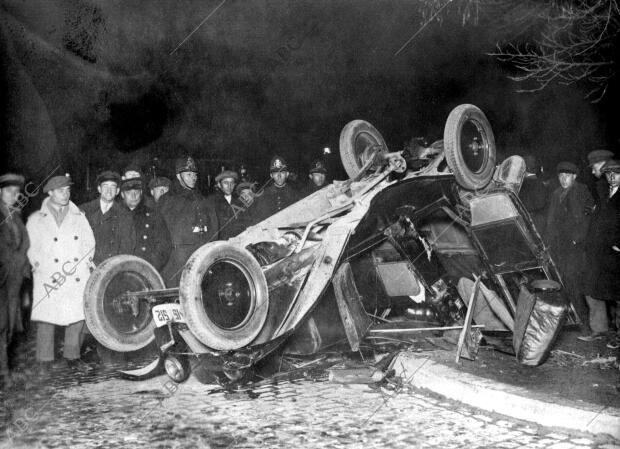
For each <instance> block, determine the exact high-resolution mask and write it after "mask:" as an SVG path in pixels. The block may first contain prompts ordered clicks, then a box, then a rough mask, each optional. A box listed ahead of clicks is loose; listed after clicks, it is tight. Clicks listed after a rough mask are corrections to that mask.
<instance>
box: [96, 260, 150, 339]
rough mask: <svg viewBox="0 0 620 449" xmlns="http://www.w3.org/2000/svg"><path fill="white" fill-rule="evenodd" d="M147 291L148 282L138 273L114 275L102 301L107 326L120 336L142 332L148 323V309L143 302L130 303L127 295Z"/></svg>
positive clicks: (148, 287)
mask: <svg viewBox="0 0 620 449" xmlns="http://www.w3.org/2000/svg"><path fill="white" fill-rule="evenodd" d="M149 289H150V285H149V283H148V281H147V280H146V278H144V277H143V276H142V275H140V274H139V273H135V272H120V273H118V274H116V275H115V276H114V277H113V278H112V279H111V280H110V282H109V284H108V287H107V289H106V291H105V294H104V300H103V314H104V317H105V320H106V321H107V323H108V325H109V326H110V327H111V328H112V329H114V330H115V331H116V332H118V333H120V334H129V335H131V334H137V333H139V332H140V331H142V330H144V328H145V327H146V326H147V325H148V323H149V321H150V317H151V312H150V309H149V307H148V305H147V304H146V303H145V302H144V301H137V300H136V301H132V300H131V299H130V295H127V293H130V292H137V291H144V290H149ZM132 302H133V304H134V306H133V307H132V304H131V303H132ZM136 311H137V314H135V312H136Z"/></svg>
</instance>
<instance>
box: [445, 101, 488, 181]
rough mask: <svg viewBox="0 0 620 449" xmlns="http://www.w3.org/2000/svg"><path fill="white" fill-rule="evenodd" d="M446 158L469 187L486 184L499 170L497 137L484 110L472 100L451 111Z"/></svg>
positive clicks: (458, 178) (446, 137)
mask: <svg viewBox="0 0 620 449" xmlns="http://www.w3.org/2000/svg"><path fill="white" fill-rule="evenodd" d="M443 141H444V149H445V154H446V161H447V162H448V166H449V167H450V169H451V170H452V173H453V174H454V177H455V178H456V181H457V182H458V184H459V185H460V186H461V187H463V188H465V189H468V190H478V189H482V188H483V187H485V186H486V185H487V184H488V183H489V182H490V181H491V178H492V177H493V171H494V170H495V158H496V149H495V137H494V136H493V130H492V129H491V125H490V123H489V121H488V120H487V118H486V116H485V115H484V113H483V112H482V111H481V110H480V109H478V108H477V107H476V106H474V105H472V104H462V105H460V106H457V107H456V108H454V109H453V110H452V112H450V115H449V116H448V120H447V121H446V126H445V128H444V133H443Z"/></svg>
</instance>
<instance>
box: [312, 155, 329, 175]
mask: <svg viewBox="0 0 620 449" xmlns="http://www.w3.org/2000/svg"><path fill="white" fill-rule="evenodd" d="M312 173H323V174H327V168H325V164H324V163H323V161H322V160H320V159H317V160H316V161H314V162H312V165H311V166H310V174H312Z"/></svg>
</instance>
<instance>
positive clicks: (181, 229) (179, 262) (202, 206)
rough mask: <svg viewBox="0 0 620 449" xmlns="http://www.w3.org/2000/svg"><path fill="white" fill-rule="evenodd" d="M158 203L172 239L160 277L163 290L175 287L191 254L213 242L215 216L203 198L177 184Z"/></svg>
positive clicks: (215, 227)
mask: <svg viewBox="0 0 620 449" xmlns="http://www.w3.org/2000/svg"><path fill="white" fill-rule="evenodd" d="M159 203H160V204H159V211H160V213H161V215H162V216H163V218H164V220H165V221H166V225H167V226H168V230H169V231H170V236H171V237H172V252H171V253H170V258H169V259H168V263H166V265H165V267H164V269H163V271H162V273H161V274H162V277H163V278H164V282H165V283H166V286H167V287H176V286H178V285H179V280H180V278H181V271H182V269H183V267H184V266H185V263H186V262H187V259H189V257H190V256H191V255H192V253H193V252H194V251H196V250H197V249H198V248H200V247H201V246H202V245H204V244H205V243H208V242H210V241H213V240H217V234H218V232H217V231H218V222H217V216H216V215H215V211H214V210H213V208H212V207H209V204H208V202H207V200H206V198H205V197H204V196H202V195H201V194H200V193H198V192H197V191H195V190H190V189H186V188H183V187H182V186H181V185H180V184H179V183H178V182H176V183H174V184H173V187H172V188H171V190H170V191H169V192H167V193H166V194H165V195H163V196H162V197H161V198H160V199H159Z"/></svg>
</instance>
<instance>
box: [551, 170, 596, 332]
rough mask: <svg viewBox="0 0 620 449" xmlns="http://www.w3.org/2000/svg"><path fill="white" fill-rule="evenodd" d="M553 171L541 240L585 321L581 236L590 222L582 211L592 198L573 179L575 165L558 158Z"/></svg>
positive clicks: (585, 209)
mask: <svg viewBox="0 0 620 449" xmlns="http://www.w3.org/2000/svg"><path fill="white" fill-rule="evenodd" d="M556 172H557V174H558V180H559V182H560V186H559V187H558V188H557V189H555V190H554V191H553V193H552V194H551V198H550V201H549V210H548V212H547V224H546V229H545V242H546V243H547V244H548V245H549V249H550V251H551V255H552V256H553V260H554V261H555V263H556V264H557V266H558V269H559V270H560V273H561V275H562V280H563V281H564V286H565V289H566V294H567V296H568V298H569V300H570V302H571V304H572V305H573V307H574V308H575V311H576V312H577V315H578V316H579V318H580V320H581V321H582V322H583V323H586V322H587V317H588V315H587V313H588V312H587V307H586V303H585V300H584V298H583V286H582V283H583V282H582V276H583V272H584V268H585V265H584V264H585V240H586V236H587V233H588V226H589V224H590V217H589V216H588V215H587V214H586V211H587V210H588V209H589V208H591V207H592V206H593V205H594V200H593V199H592V195H590V191H589V190H588V188H587V187H586V186H585V185H584V184H581V183H580V182H577V181H576V179H577V174H578V173H579V169H578V168H577V166H576V165H575V164H573V163H572V162H565V161H563V162H560V163H559V164H558V165H557V169H556Z"/></svg>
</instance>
